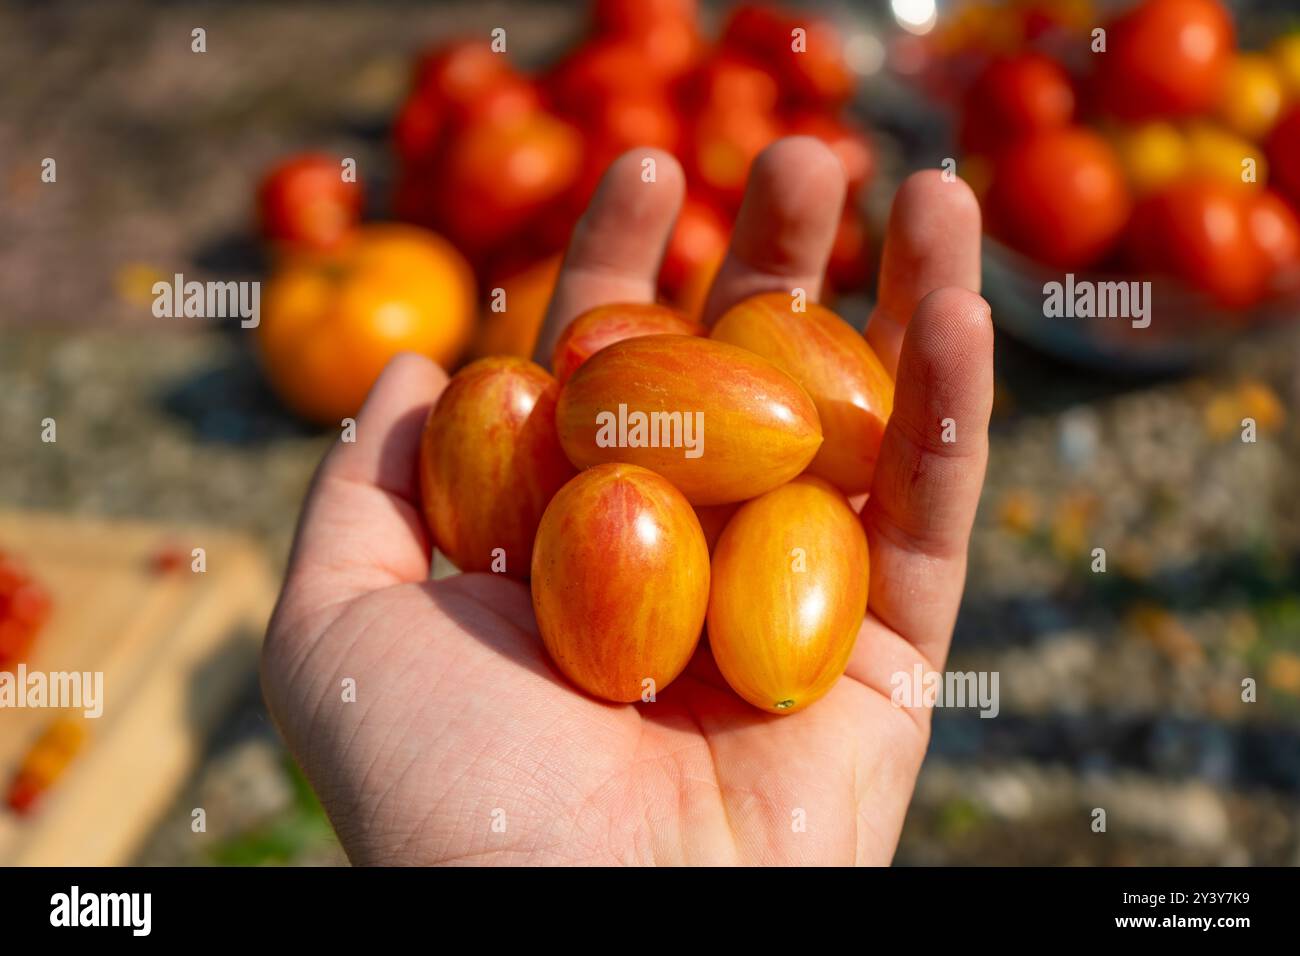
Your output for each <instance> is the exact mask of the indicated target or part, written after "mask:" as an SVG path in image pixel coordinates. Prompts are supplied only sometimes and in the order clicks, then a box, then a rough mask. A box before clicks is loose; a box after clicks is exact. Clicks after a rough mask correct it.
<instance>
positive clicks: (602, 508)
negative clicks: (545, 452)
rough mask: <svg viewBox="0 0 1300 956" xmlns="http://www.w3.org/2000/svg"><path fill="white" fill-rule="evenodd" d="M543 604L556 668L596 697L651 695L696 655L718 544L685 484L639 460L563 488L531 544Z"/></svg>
mask: <svg viewBox="0 0 1300 956" xmlns="http://www.w3.org/2000/svg"><path fill="white" fill-rule="evenodd" d="M532 572H533V573H532V591H533V609H534V611H535V612H536V614H537V629H538V631H540V632H541V635H542V643H544V644H545V645H546V650H547V651H548V652H549V653H550V655H551V660H553V661H554V662H555V665H556V667H558V668H559V669H560V671H561V672H562V673H563V674H564V675H565V676H566V677H567V678H569V680H571V681H573V683H575V684H577V685H578V686H579V687H580V688H582V689H583V690H585V691H586V692H587V693H589V694H591V695H592V696H594V697H599V698H602V699H604V700H612V701H619V702H631V701H635V700H641V699H643V698H644V699H653V698H652V695H655V694H658V693H660V692H661V691H663V689H664V688H665V687H667V686H668V685H669V684H670V683H672V681H673V680H674V679H676V677H677V675H679V674H680V673H681V672H682V671H683V670H684V669H685V667H686V665H687V664H688V663H689V662H690V659H691V655H692V654H694V653H695V648H696V645H697V644H698V643H699V640H700V632H701V629H702V628H703V625H704V613H705V609H706V608H707V606H708V600H709V551H708V547H707V545H706V543H705V540H704V532H703V531H701V530H700V523H699V521H698V520H697V519H696V517H695V513H694V512H693V511H692V510H691V506H690V505H689V504H687V502H686V499H685V498H683V497H682V495H681V493H680V492H679V491H678V490H677V489H676V488H674V487H673V486H672V485H671V484H669V483H668V482H667V481H666V480H664V479H663V478H661V477H660V476H659V475H656V474H655V473H654V472H651V471H647V470H646V469H644V468H638V467H636V466H634V465H622V464H608V465H601V466H600V467H597V468H592V469H591V470H590V471H586V472H583V473H582V474H581V475H579V476H578V477H577V478H574V479H573V480H572V481H570V482H569V483H568V484H567V485H565V486H564V487H563V488H561V489H560V491H559V493H558V494H556V496H555V498H554V500H552V502H551V504H550V507H548V508H547V509H546V513H545V515H543V516H542V522H541V526H540V527H539V528H538V530H537V542H536V544H535V545H534V547H533V563H532Z"/></svg>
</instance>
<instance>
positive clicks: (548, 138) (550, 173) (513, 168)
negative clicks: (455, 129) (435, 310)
mask: <svg viewBox="0 0 1300 956" xmlns="http://www.w3.org/2000/svg"><path fill="white" fill-rule="evenodd" d="M581 154H582V139H581V136H580V135H579V134H578V132H577V130H575V129H574V128H573V127H571V126H570V125H569V124H567V123H564V122H562V121H561V120H559V119H557V118H555V117H553V116H550V115H548V114H546V113H536V114H532V115H530V116H525V117H522V118H520V119H518V120H515V121H513V122H509V123H479V124H475V125H473V126H471V127H469V128H468V129H467V130H465V132H463V133H462V134H461V135H460V136H458V137H456V139H455V140H453V141H452V143H451V144H450V146H449V149H448V151H447V155H446V157H445V160H444V164H443V166H442V167H441V169H442V175H441V177H440V193H441V201H440V204H439V217H438V221H439V223H440V224H441V226H442V228H443V230H444V231H445V232H446V234H447V235H448V237H449V238H451V239H453V240H454V241H455V242H456V243H457V244H458V245H460V246H461V247H462V248H463V249H464V250H465V251H467V252H468V253H469V254H470V255H471V257H473V258H476V259H479V258H481V257H482V256H483V254H484V253H485V252H487V251H490V250H491V249H492V248H493V247H494V246H496V245H498V244H500V243H501V242H503V241H505V240H507V239H509V238H510V237H512V236H515V235H518V234H519V233H520V232H522V231H524V230H525V229H526V228H527V227H528V226H529V224H530V222H532V221H533V220H534V219H535V218H536V217H538V216H539V215H541V214H543V213H544V212H545V211H546V208H547V207H548V205H550V204H553V203H556V202H558V201H559V200H560V199H561V198H562V197H563V196H564V195H565V193H566V192H567V191H568V190H569V189H570V188H571V187H572V185H573V183H574V182H575V181H576V179H577V176H578V174H579V171H580V163H581V159H582V155H581Z"/></svg>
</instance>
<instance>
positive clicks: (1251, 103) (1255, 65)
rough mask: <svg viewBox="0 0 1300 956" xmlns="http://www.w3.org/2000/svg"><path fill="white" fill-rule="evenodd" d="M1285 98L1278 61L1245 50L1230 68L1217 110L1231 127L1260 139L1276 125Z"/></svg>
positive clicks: (1220, 116) (1248, 137)
mask: <svg viewBox="0 0 1300 956" xmlns="http://www.w3.org/2000/svg"><path fill="white" fill-rule="evenodd" d="M1285 99H1286V97H1285V94H1284V91H1283V88H1282V76H1281V73H1280V72H1279V70H1278V68H1277V64H1276V63H1275V62H1274V60H1273V59H1271V58H1270V57H1268V56H1265V55H1264V54H1262V53H1242V54H1240V55H1238V56H1237V58H1236V59H1235V60H1233V62H1232V65H1231V66H1230V67H1229V68H1228V74H1227V76H1226V77H1225V79H1224V83H1223V88H1222V90H1221V91H1220V93H1219V105H1218V110H1217V113H1218V116H1219V119H1221V120H1222V121H1223V123H1224V125H1226V126H1227V127H1228V128H1229V129H1231V130H1234V131H1236V132H1238V133H1240V134H1241V135H1242V136H1245V137H1246V138H1247V139H1252V140H1257V139H1259V138H1260V137H1262V136H1264V135H1265V134H1266V133H1267V132H1268V131H1269V130H1271V129H1272V128H1273V125H1274V124H1275V123H1276V122H1277V118H1278V114H1280V113H1281V112H1282V104H1283V102H1284V100H1285Z"/></svg>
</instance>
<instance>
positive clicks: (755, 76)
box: [677, 51, 780, 113]
mask: <svg viewBox="0 0 1300 956" xmlns="http://www.w3.org/2000/svg"><path fill="white" fill-rule="evenodd" d="M677 97H678V100H679V102H680V103H681V104H682V108H683V109H684V110H689V111H692V112H694V111H698V110H701V109H707V108H721V109H741V110H752V111H756V112H760V113H770V112H772V111H773V110H775V109H776V106H777V101H778V100H779V98H780V90H779V88H778V86H777V82H776V78H775V77H774V76H772V74H771V73H770V72H769V71H768V70H767V69H766V68H764V67H763V66H762V65H761V64H760V63H758V62H757V61H755V60H753V59H751V58H750V57H748V56H746V55H744V54H742V53H737V52H729V51H722V52H719V53H716V54H715V55H713V56H712V57H710V58H709V59H708V60H706V61H705V62H704V63H702V64H700V66H698V67H696V68H695V69H694V70H692V71H691V72H690V73H688V74H687V75H686V76H685V77H683V78H682V80H681V82H680V83H678V85H677Z"/></svg>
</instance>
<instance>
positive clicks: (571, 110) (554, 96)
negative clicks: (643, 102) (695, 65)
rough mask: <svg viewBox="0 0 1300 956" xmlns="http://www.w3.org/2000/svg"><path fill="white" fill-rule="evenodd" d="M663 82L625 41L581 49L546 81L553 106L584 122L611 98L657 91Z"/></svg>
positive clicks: (599, 42) (642, 55)
mask: <svg viewBox="0 0 1300 956" xmlns="http://www.w3.org/2000/svg"><path fill="white" fill-rule="evenodd" d="M662 82H663V81H662V79H661V78H660V77H659V76H658V75H657V74H655V72H654V71H653V70H652V69H651V66H650V63H649V61H648V60H647V58H646V55H645V52H644V51H643V50H642V49H641V48H640V47H639V46H637V45H636V44H635V43H631V42H629V41H626V40H619V39H608V40H596V41H595V42H593V43H587V44H584V45H583V46H580V47H578V48H577V49H575V50H574V51H573V52H572V53H570V54H569V55H568V56H566V57H564V59H562V60H560V62H559V63H558V64H556V66H555V68H554V69H553V70H552V71H551V72H550V74H549V75H548V76H547V77H546V79H545V80H544V81H543V85H544V87H545V89H546V92H547V95H548V97H549V100H550V103H551V105H552V106H553V107H554V109H556V110H557V111H559V112H560V113H563V114H564V115H566V116H571V117H574V118H576V119H578V120H579V121H582V120H584V119H585V118H586V117H587V116H588V115H590V114H591V113H592V112H593V111H595V110H597V109H598V108H599V107H600V104H602V103H605V102H608V101H609V99H610V98H611V97H614V96H623V95H637V94H641V93H644V92H645V91H646V90H647V89H658V88H660V87H661V86H662Z"/></svg>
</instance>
